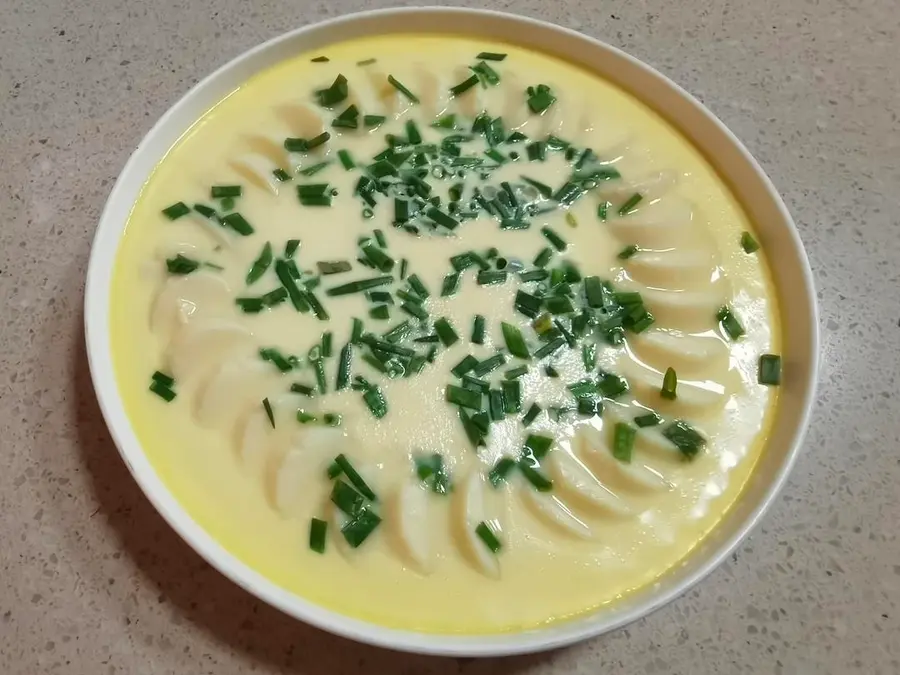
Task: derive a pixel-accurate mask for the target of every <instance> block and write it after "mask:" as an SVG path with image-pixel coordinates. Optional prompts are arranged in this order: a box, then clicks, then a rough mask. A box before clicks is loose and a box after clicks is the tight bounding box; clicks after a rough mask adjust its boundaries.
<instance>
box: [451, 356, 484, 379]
mask: <svg viewBox="0 0 900 675" xmlns="http://www.w3.org/2000/svg"><path fill="white" fill-rule="evenodd" d="M477 365H478V359H476V358H475V357H474V356H472V355H471V354H468V355H466V356H465V357H464V358H463V360H462V361H460V362H459V363H457V364H456V365H455V366H453V368H451V369H450V372H451V373H453V374H454V375H455V376H456V377H462V376H463V375H465V374H466V373H468V372H469V371H471V370H472V369H473V368H475V366H477Z"/></svg>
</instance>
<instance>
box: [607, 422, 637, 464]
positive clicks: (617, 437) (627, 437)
mask: <svg viewBox="0 0 900 675" xmlns="http://www.w3.org/2000/svg"><path fill="white" fill-rule="evenodd" d="M636 435H637V429H635V428H634V427H632V426H631V425H629V424H627V423H625V422H616V426H615V428H614V431H613V451H612V454H613V457H615V458H616V459H617V460H619V461H620V462H624V463H625V464H629V463H630V462H631V454H632V451H633V450H634V439H635V436H636Z"/></svg>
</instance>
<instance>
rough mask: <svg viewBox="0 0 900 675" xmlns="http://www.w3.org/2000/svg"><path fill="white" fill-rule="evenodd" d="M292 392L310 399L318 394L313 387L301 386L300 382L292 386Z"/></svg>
mask: <svg viewBox="0 0 900 675" xmlns="http://www.w3.org/2000/svg"><path fill="white" fill-rule="evenodd" d="M291 391H292V392H293V393H295V394H302V395H303V396H309V397H312V396H314V395H315V393H316V390H315V389H314V388H313V387H310V386H309V385H306V384H300V383H299V382H294V383H293V384H291Z"/></svg>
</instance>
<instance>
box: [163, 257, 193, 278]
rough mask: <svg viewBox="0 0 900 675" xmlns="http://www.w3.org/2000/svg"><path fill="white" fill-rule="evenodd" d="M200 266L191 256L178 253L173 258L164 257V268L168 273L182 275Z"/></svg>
mask: <svg viewBox="0 0 900 675" xmlns="http://www.w3.org/2000/svg"><path fill="white" fill-rule="evenodd" d="M199 267H200V263H199V262H197V261H196V260H193V259H192V258H188V257H187V256H184V255H182V254H181V253H179V254H178V255H176V256H175V257H174V258H167V259H166V269H167V270H168V272H169V274H175V275H178V276H184V275H187V274H190V273H191V272H194V271H196V270H197V269H198V268H199Z"/></svg>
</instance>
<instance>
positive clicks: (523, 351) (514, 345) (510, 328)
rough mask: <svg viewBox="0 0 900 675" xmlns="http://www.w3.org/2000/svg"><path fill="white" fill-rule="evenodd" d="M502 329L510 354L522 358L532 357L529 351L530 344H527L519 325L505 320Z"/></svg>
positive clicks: (501, 325)
mask: <svg viewBox="0 0 900 675" xmlns="http://www.w3.org/2000/svg"><path fill="white" fill-rule="evenodd" d="M500 329H501V330H502V331H503V340H504V342H505V343H506V348H507V349H508V350H509V353H510V354H512V355H513V356H517V357H518V358H520V359H530V358H531V353H530V352H529V351H528V345H527V344H525V338H524V337H523V335H522V331H521V330H519V328H518V327H517V326H514V325H512V324H511V323H506V322H505V321H504V322H502V323H501V324H500Z"/></svg>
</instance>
